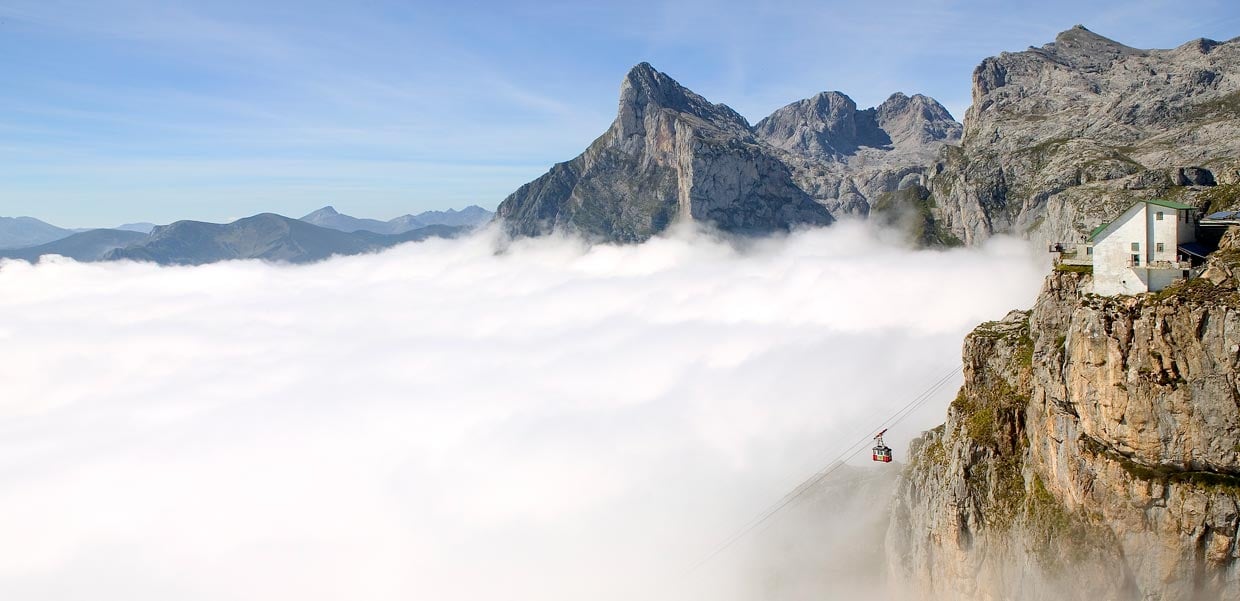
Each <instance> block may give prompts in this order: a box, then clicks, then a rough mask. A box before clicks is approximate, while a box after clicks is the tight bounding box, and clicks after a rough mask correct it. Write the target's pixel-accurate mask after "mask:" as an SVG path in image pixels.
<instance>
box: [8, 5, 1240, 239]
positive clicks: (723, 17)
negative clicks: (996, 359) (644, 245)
mask: <svg viewBox="0 0 1240 601" xmlns="http://www.w3.org/2000/svg"><path fill="white" fill-rule="evenodd" d="M1076 23H1083V24H1085V25H1086V26H1088V27H1089V28H1091V29H1093V30H1094V31H1097V32H1099V33H1101V34H1103V35H1106V36H1109V37H1112V38H1115V39H1117V40H1119V41H1121V42H1124V43H1127V44H1129V45H1132V46H1138V47H1172V46H1177V45H1179V44H1181V43H1183V42H1185V41H1188V40H1190V39H1193V38H1197V37H1209V38H1214V39H1220V40H1221V39H1230V38H1232V37H1236V36H1238V35H1240V7H1238V6H1237V5H1236V3H1235V2H1232V1H1229V0H1212V1H1211V0H1207V1H1185V0H1179V1H1164V0H1130V1H1126V2H1087V1H1083V0H1077V1H1074V2H1061V1H1058V0H1051V1H1047V2H1040V3H1029V4H1028V5H1026V3H1014V2H1013V3H1009V2H980V1H960V2H956V1H947V0H921V1H917V2H906V1H903V0H887V1H883V2H874V1H870V2H832V1H821V0H820V1H799V0H798V1H788V2H780V1H771V2H752V1H750V2H700V1H696V0H681V1H676V2H655V1H648V0H629V1H626V2H583V1H580V0H578V1H572V2H561V1H558V0H544V1H540V2H523V1H519V0H515V1H509V2H494V3H493V2H469V1H467V0H466V1H458V2H452V3H423V2H395V1H384V0H355V1H352V2H325V1H320V0H300V1H297V2H284V1H267V2H264V1H261V0H249V1H245V2H235V1H232V0H211V1H191V0H184V1H177V0H163V1H155V0H85V1H80V0H66V1H58V0H0V68H2V71H0V76H2V77H3V81H4V84H3V86H4V92H3V93H2V94H0V215H7V216H12V215H32V216H35V217H39V218H41V219H44V220H47V221H50V222H52V223H56V224H58V225H63V226H66V227H87V226H100V225H115V224H118V223H121V222H126V221H154V222H167V221H171V220H175V219H182V218H192V219H203V220H209V221H224V220H228V219H232V218H236V217H242V216H245V215H249V214H253V213H256V212H261V211H274V212H279V213H284V214H288V215H292V216H300V215H302V214H305V213H308V212H310V211H311V210H313V209H316V208H318V207H320V206H323V205H325V204H332V205H334V206H336V207H337V208H338V209H340V210H341V211H344V212H348V213H350V214H355V215H359V216H367V217H378V218H389V217H393V216H396V215H400V214H403V213H407V212H418V211H422V210H427V209H437V208H448V207H463V206H465V205H468V204H479V205H482V206H485V207H488V208H494V206H495V205H496V204H498V203H499V201H500V200H502V199H503V198H504V196H506V195H507V194H508V193H509V192H511V191H512V190H513V189H515V188H516V187H517V186H519V185H521V184H522V183H524V182H526V181H528V180H530V179H533V178H534V177H537V176H538V175H540V174H542V173H543V172H544V171H545V170H546V169H547V168H548V167H549V166H550V165H551V164H553V163H555V162H558V161H564V160H568V159H570V158H572V157H573V156H575V155H576V154H577V153H579V152H580V151H581V150H582V149H583V148H584V147H585V146H586V145H587V144H589V142H590V141H591V140H592V139H594V137H596V136H597V135H598V134H600V133H602V132H603V131H604V130H605V129H606V127H607V126H608V124H609V123H610V122H611V120H612V118H613V116H614V112H615V106H616V96H617V91H618V87H619V84H620V80H621V78H622V77H623V76H624V73H625V72H626V71H627V70H628V69H629V68H630V67H631V66H632V65H634V64H636V63H638V62H641V61H649V62H651V63H652V64H653V65H654V66H655V67H656V68H658V69H660V70H662V71H665V72H667V73H669V74H670V75H671V76H672V77H674V78H676V79H677V80H679V81H680V82H681V83H683V84H685V85H686V86H688V87H690V88H692V89H693V90H695V91H697V92H698V93H700V94H702V95H704V96H706V97H707V98H708V99H710V100H712V101H714V102H723V103H726V104H728V105H730V106H732V107H733V108H735V109H737V110H738V111H740V112H741V113H742V114H743V115H745V116H746V117H747V118H749V119H750V121H757V120H758V119H760V118H762V117H763V116H765V115H766V114H768V113H770V112H771V111H772V110H774V109H776V108H778V107H780V106H782V105H784V104H787V103H788V102H792V101H794V100H797V99H799V98H803V97H806V96H809V95H812V94H814V93H816V92H819V91H822V90H840V91H843V92H845V93H847V94H849V95H850V96H852V97H853V99H855V100H856V101H857V103H858V104H859V105H862V106H872V105H874V104H877V103H879V102H881V101H882V100H883V99H884V98H886V97H887V96H888V95H889V94H890V93H892V92H895V91H903V92H906V93H914V92H920V93H924V94H928V95H931V96H933V97H935V98H938V99H939V100H940V101H941V102H943V103H944V104H945V105H947V107H948V108H949V109H951V111H952V113H953V114H955V115H956V116H957V118H962V117H963V112H964V109H965V108H966V107H967V106H968V104H969V94H970V74H971V72H972V70H973V67H974V66H976V64H977V63H978V62H979V61H980V60H981V59H982V58H983V57H986V56H989V55H992V54H996V53H998V52H1000V51H1004V50H1009V51H1016V50H1022V49H1024V48H1026V47H1028V46H1030V45H1041V44H1043V43H1046V42H1049V41H1051V40H1052V39H1053V38H1054V36H1055V34H1056V33H1057V32H1059V31H1061V30H1063V29H1066V28H1068V27H1071V26H1072V25H1073V24H1076Z"/></svg>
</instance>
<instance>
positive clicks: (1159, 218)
mask: <svg viewBox="0 0 1240 601" xmlns="http://www.w3.org/2000/svg"><path fill="white" fill-rule="evenodd" d="M1154 219H1157V220H1159V221H1162V220H1163V212H1162V211H1159V212H1157V213H1154Z"/></svg>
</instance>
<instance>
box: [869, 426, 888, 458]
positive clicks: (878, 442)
mask: <svg viewBox="0 0 1240 601" xmlns="http://www.w3.org/2000/svg"><path fill="white" fill-rule="evenodd" d="M886 433H887V431H886V430H883V431H882V432H879V433H878V435H877V436H875V437H874V455H873V458H874V461H881V462H883V463H891V447H889V446H887V445H885V444H883V435H884V434H886Z"/></svg>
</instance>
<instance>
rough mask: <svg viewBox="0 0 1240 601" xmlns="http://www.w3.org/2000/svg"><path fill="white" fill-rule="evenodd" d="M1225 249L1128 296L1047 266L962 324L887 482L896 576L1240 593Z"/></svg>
mask: <svg viewBox="0 0 1240 601" xmlns="http://www.w3.org/2000/svg"><path fill="white" fill-rule="evenodd" d="M1117 52H1120V51H1118V50H1117ZM1228 242H1229V241H1228V240H1225V243H1228ZM1236 258H1240V250H1235V249H1229V248H1225V249H1224V250H1223V251H1221V252H1220V253H1217V256H1216V257H1215V258H1214V259H1212V261H1211V266H1210V268H1209V269H1208V270H1207V275H1208V276H1209V277H1208V278H1202V279H1198V280H1194V281H1193V282H1191V283H1189V284H1186V285H1177V286H1173V287H1171V288H1168V289H1167V290H1165V291H1163V292H1161V293H1157V294H1149V295H1142V296H1139V297H1098V296H1094V295H1091V294H1087V293H1086V292H1085V290H1086V289H1087V284H1088V282H1089V278H1090V276H1089V275H1088V274H1082V273H1067V272H1056V273H1055V274H1054V275H1052V276H1051V277H1049V278H1048V279H1047V281H1046V284H1045V286H1044V287H1043V290H1042V293H1041V295H1040V296H1039V298H1038V301H1037V303H1036V305H1035V306H1034V308H1033V310H1032V311H1028V312H1013V313H1012V314H1010V315H1009V316H1008V317H1007V318H1006V319H1005V320H1003V321H1001V322H994V323H989V324H983V325H982V326H980V327H979V328H978V329H976V330H975V331H974V332H973V333H972V334H970V335H969V337H968V338H967V340H966V342H965V345H964V374H965V381H964V385H963V387H962V388H961V390H960V393H959V395H958V397H957V398H956V400H955V401H954V402H953V403H952V405H951V408H950V410H949V412H948V417H947V422H946V423H945V424H944V425H943V426H941V427H940V428H939V429H937V430H934V431H932V432H929V433H927V434H925V435H924V436H923V437H922V438H921V439H920V440H919V441H917V442H916V443H914V445H913V448H912V449H911V451H910V464H909V467H908V469H907V470H906V472H905V474H904V476H903V478H902V480H901V483H900V485H899V488H898V491H897V493H896V495H895V500H894V506H893V517H892V527H891V528H890V529H889V531H888V554H889V559H890V563H891V569H892V572H893V573H894V574H895V575H897V579H898V580H900V581H902V582H903V583H905V584H906V585H908V586H911V587H913V589H915V590H917V591H919V592H921V593H922V596H923V597H926V596H930V597H935V598H941V599H1014V600H1019V599H1029V600H1033V599H1125V600H1126V599H1148V600H1153V599H1160V600H1172V601H1176V600H1184V601H1189V600H1204V599H1227V598H1240V547H1238V546H1237V539H1238V538H1240V531H1238V528H1240V373H1238V371H1237V365H1238V363H1240V291H1238V290H1237V284H1236V278H1235V277H1234V275H1233V269H1234V266H1235V265H1237V264H1240V263H1237V261H1236V260H1235V259H1236Z"/></svg>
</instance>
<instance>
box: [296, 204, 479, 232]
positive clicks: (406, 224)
mask: <svg viewBox="0 0 1240 601" xmlns="http://www.w3.org/2000/svg"><path fill="white" fill-rule="evenodd" d="M493 215H494V214H493V213H492V212H491V211H488V210H486V209H484V208H482V207H480V206H477V205H470V206H468V207H465V208H464V209H461V210H459V211H458V210H456V209H448V210H446V211H425V212H422V213H418V214H417V215H401V216H400V217H396V218H394V219H389V220H387V221H379V220H378V219H364V218H357V217H352V216H349V215H345V214H342V213H340V212H338V211H336V209H335V207H332V206H330V205H329V206H326V207H323V208H321V209H319V210H317V211H314V212H312V213H310V214H308V215H306V216H304V217H302V218H301V221H305V222H306V223H311V224H314V225H317V226H319V227H326V228H330V229H334V230H339V231H342V232H357V231H367V232H372V233H375V234H385V235H397V234H403V233H405V232H408V231H411V230H416V229H418V228H423V227H426V226H428V225H447V226H452V227H476V226H479V225H482V224H484V223H486V222H488V221H490V220H491V217H492V216H493Z"/></svg>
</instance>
